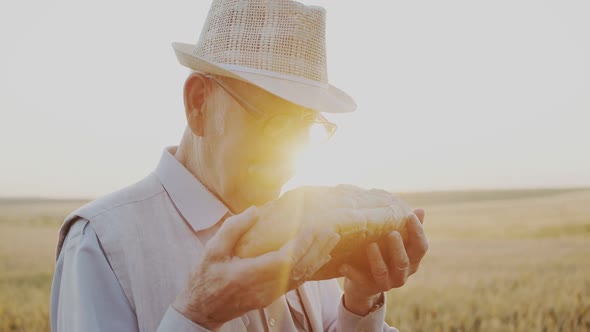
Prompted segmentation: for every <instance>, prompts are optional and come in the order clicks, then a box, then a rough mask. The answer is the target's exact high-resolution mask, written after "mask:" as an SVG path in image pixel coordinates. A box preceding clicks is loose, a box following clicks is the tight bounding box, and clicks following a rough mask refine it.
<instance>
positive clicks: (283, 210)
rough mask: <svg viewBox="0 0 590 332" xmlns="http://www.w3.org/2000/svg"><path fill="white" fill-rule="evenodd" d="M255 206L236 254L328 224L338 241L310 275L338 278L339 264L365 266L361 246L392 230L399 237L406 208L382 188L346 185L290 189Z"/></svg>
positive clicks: (275, 245) (258, 251) (262, 249)
mask: <svg viewBox="0 0 590 332" xmlns="http://www.w3.org/2000/svg"><path fill="white" fill-rule="evenodd" d="M258 210H259V221H258V223H256V225H254V226H253V227H252V229H251V230H249V231H248V232H247V233H246V234H245V235H244V236H243V237H242V238H241V239H240V241H238V244H237V246H236V248H235V252H236V254H237V255H238V256H239V257H242V258H246V257H256V256H259V255H262V254H264V253H267V252H271V251H274V250H278V249H280V248H281V247H282V246H283V245H284V244H285V243H287V242H288V241H289V240H291V239H293V238H295V237H296V235H297V234H298V233H299V232H300V231H302V230H303V229H308V228H312V229H317V228H321V229H324V228H326V227H328V228H331V229H333V230H334V231H335V232H337V233H338V234H340V237H341V239H340V242H339V243H338V244H337V245H336V247H335V248H334V249H333V250H332V252H331V254H330V255H331V257H332V259H331V260H330V261H329V262H328V263H327V264H326V265H324V266H323V267H322V268H321V269H320V270H319V271H318V272H317V273H316V274H315V275H314V276H313V278H312V279H313V280H323V279H331V278H336V277H340V276H341V275H340V273H339V272H338V269H339V268H340V266H341V265H342V264H344V263H347V264H351V265H352V266H355V267H357V268H360V269H363V270H366V269H368V268H369V265H368V262H367V261H366V252H365V248H366V245H367V244H369V243H371V242H378V243H380V242H382V241H383V240H384V237H385V236H386V235H387V234H389V233H391V232H392V231H394V230H397V231H399V232H400V234H401V235H402V238H403V239H404V240H405V238H406V227H405V226H406V220H407V219H408V217H409V216H410V214H411V213H412V211H411V210H410V208H409V206H408V205H407V204H406V203H405V202H404V201H402V200H401V199H399V198H397V197H396V196H394V195H393V194H391V193H389V192H387V191H385V190H380V189H370V190H365V189H362V188H359V187H356V186H352V185H338V186H335V187H327V186H306V187H300V188H296V189H294V190H291V191H289V192H286V193H285V194H284V195H283V196H282V197H280V198H279V199H277V200H275V201H272V202H269V203H267V204H265V205H264V206H261V207H259V209H258ZM386 258H387V257H386Z"/></svg>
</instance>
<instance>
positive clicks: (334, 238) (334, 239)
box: [328, 233, 340, 247]
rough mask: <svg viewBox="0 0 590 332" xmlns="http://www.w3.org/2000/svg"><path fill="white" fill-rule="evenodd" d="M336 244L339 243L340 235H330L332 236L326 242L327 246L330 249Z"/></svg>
mask: <svg viewBox="0 0 590 332" xmlns="http://www.w3.org/2000/svg"><path fill="white" fill-rule="evenodd" d="M338 242H340V234H338V233H332V235H331V236H330V239H329V240H328V245H329V246H330V247H334V246H335V245H337V244H338Z"/></svg>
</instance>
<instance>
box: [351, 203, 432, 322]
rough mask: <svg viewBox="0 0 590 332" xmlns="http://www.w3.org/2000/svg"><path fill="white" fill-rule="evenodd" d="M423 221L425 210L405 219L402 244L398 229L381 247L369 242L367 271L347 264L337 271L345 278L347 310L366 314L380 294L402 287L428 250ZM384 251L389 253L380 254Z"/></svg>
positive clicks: (417, 210)
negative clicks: (405, 225)
mask: <svg viewBox="0 0 590 332" xmlns="http://www.w3.org/2000/svg"><path fill="white" fill-rule="evenodd" d="M423 222H424V210H422V209H416V210H414V214H412V215H410V219H409V220H408V221H407V235H408V236H407V241H406V243H405V244H404V241H403V240H402V237H401V235H400V233H399V232H397V231H394V232H391V233H390V234H388V236H387V239H386V241H385V246H384V248H379V245H377V243H371V244H369V245H368V246H367V259H368V261H369V265H370V267H371V271H370V274H368V273H363V272H361V271H359V270H358V269H355V268H353V267H352V266H350V265H346V264H345V265H343V266H342V267H341V269H340V273H342V275H343V276H344V277H345V279H344V306H345V307H346V308H347V309H348V310H349V311H350V312H352V313H354V314H357V315H359V316H365V315H366V314H367V313H369V311H370V310H371V308H373V307H374V306H375V305H376V304H377V303H378V301H380V298H381V293H383V292H387V291H388V290H390V289H392V288H398V287H401V286H403V285H404V284H405V283H406V280H407V278H408V277H409V276H410V275H412V274H414V273H415V272H416V271H417V270H418V266H419V265H420V261H421V260H422V257H424V255H425V254H426V251H427V250H428V241H427V239H426V234H425V233H424V229H423V228H422V223H423ZM386 250H387V251H388V254H382V252H383V253H385V251H386ZM384 257H389V259H385V258H384Z"/></svg>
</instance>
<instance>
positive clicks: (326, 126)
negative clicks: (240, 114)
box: [207, 75, 338, 144]
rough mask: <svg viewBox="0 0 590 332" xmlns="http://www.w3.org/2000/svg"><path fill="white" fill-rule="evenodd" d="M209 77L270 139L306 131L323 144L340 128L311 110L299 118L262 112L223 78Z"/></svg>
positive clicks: (300, 114) (304, 111) (303, 111)
mask: <svg viewBox="0 0 590 332" xmlns="http://www.w3.org/2000/svg"><path fill="white" fill-rule="evenodd" d="M207 77H209V78H210V79H212V80H214V81H215V82H216V83H217V84H218V85H219V86H220V87H221V88H222V89H223V90H224V91H225V92H227V94H229V95H230V96H231V97H232V98H233V99H234V100H235V101H236V102H237V103H238V104H239V105H240V106H241V107H242V108H243V109H244V110H246V111H247V112H248V113H250V114H252V115H254V116H255V117H256V118H258V119H259V120H260V121H261V124H262V132H263V133H264V135H265V136H267V137H269V138H273V139H274V138H278V137H279V136H280V135H282V134H285V133H292V132H300V131H304V130H305V131H307V132H308V138H309V141H310V143H314V144H321V143H325V142H327V141H328V140H329V139H330V138H331V137H332V136H333V135H334V132H336V129H337V128H338V127H337V126H336V124H334V123H332V122H329V121H328V120H327V119H326V118H324V117H323V116H322V115H321V114H320V113H319V112H315V111H311V110H301V111H300V112H299V116H297V113H295V112H290V113H286V112H283V113H281V112H278V111H277V112H269V111H261V110H260V109H261V108H262V107H255V106H253V105H252V103H250V102H248V101H247V100H246V99H244V98H243V97H242V96H240V95H239V94H238V93H236V92H235V90H234V89H232V88H231V87H230V86H229V84H227V83H226V82H224V81H223V80H222V79H221V78H219V77H216V76H211V75H208V76H207Z"/></svg>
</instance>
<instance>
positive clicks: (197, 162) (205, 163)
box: [51, 0, 427, 331]
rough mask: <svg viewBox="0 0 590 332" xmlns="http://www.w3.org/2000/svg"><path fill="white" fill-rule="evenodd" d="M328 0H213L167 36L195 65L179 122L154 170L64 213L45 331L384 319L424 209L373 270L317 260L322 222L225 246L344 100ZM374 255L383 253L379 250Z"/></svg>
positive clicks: (416, 258) (380, 322) (274, 192)
mask: <svg viewBox="0 0 590 332" xmlns="http://www.w3.org/2000/svg"><path fill="white" fill-rule="evenodd" d="M324 18H325V11H324V10H323V9H322V8H319V7H314V6H304V5H302V4H300V3H297V2H294V1H290V0H271V1H268V0H214V1H213V4H212V7H211V9H210V12H209V16H208V18H207V21H206V23H205V26H204V28H203V30H202V34H201V37H200V39H199V42H198V44H197V45H186V44H178V43H175V44H173V47H174V49H175V52H176V55H177V57H178V59H179V61H180V62H181V64H183V65H185V66H187V67H189V68H191V69H192V72H191V74H190V75H189V77H188V78H187V80H186V82H185V85H184V104H185V113H186V119H187V128H186V131H185V133H184V136H183V137H182V140H181V142H180V144H179V145H178V147H172V148H168V149H166V150H165V151H164V152H163V154H162V158H161V160H160V162H159V164H158V166H157V167H156V169H155V171H154V172H153V173H151V174H150V175H148V176H147V177H146V178H145V179H143V180H141V181H140V182H138V183H136V184H134V185H131V186H129V187H127V188H125V189H123V190H120V191H118V192H116V193H113V194H111V195H108V196H106V197H104V198H101V199H98V200H96V201H94V202H91V203H90V204H88V205H86V206H84V207H82V208H80V209H79V210H77V211H75V212H74V213H72V214H71V215H70V216H69V217H68V218H66V220H65V222H64V224H63V226H62V228H61V230H60V239H59V244H58V250H57V254H58V259H57V265H56V270H55V275H54V280H53V287H52V294H51V326H52V330H53V331H156V330H158V331H207V330H224V331H320V330H330V331H353V330H355V331H357V330H365V331H376V330H379V331H381V330H384V331H391V330H394V329H393V328H391V327H389V326H387V324H385V323H384V318H385V305H384V295H383V294H384V292H385V291H388V290H390V289H392V288H395V287H400V286H402V285H403V284H404V283H405V281H406V278H407V277H408V276H409V275H411V274H412V273H414V272H415V271H416V270H417V268H418V265H419V262H420V260H421V258H422V257H423V256H424V254H425V252H426V249H427V241H426V238H425V235H424V232H423V230H422V227H421V221H422V219H423V217H424V212H423V211H422V210H415V211H414V213H415V214H413V215H412V219H411V220H410V221H409V223H408V226H407V233H408V237H407V240H406V241H405V243H404V241H403V240H402V237H401V236H400V234H399V233H398V232H393V233H391V234H389V235H388V236H387V237H386V242H385V245H381V246H379V245H377V244H376V243H372V244H370V245H368V247H367V248H359V250H366V256H367V260H368V262H369V266H370V271H360V270H358V269H357V268H354V267H352V266H348V265H344V266H342V268H341V269H340V270H339V271H340V273H341V275H342V276H344V277H345V278H344V291H343V292H342V291H341V289H340V287H339V285H338V283H337V281H336V280H335V279H332V280H322V281H309V280H310V278H311V276H312V275H313V274H314V273H315V272H316V271H317V270H318V269H319V268H321V267H322V266H323V265H324V264H325V263H326V262H327V261H329V260H330V252H331V251H332V249H333V248H334V247H335V245H336V244H337V243H338V241H339V235H338V234H336V233H334V232H333V231H328V230H325V229H324V230H318V231H309V232H302V233H300V234H299V235H298V236H297V237H296V238H295V239H293V240H292V241H290V242H288V243H287V244H285V245H284V246H283V247H282V248H281V249H279V250H277V251H273V252H269V253H267V254H263V255H260V256H258V257H254V258H239V257H236V256H235V255H234V254H233V253H234V247H235V245H236V243H237V241H238V240H239V239H240V238H241V237H242V235H243V234H245V233H246V232H247V231H248V230H249V229H250V228H251V227H252V226H253V225H254V224H255V223H256V222H257V221H258V219H259V214H258V210H257V208H256V206H261V205H264V204H265V203H266V202H269V201H271V200H274V199H276V198H277V197H278V196H279V193H280V190H281V187H282V186H283V184H284V183H285V182H286V181H287V180H288V179H289V178H290V177H291V176H292V173H293V168H292V165H293V156H294V155H295V152H296V151H297V150H298V149H300V148H301V147H302V146H303V145H305V144H306V143H308V133H309V130H310V128H312V127H313V126H319V127H320V128H322V129H323V130H325V131H324V133H326V134H327V135H328V136H329V135H330V134H331V133H332V132H333V130H334V126H333V125H332V124H330V123H329V122H328V121H326V119H325V118H324V117H322V116H321V115H320V112H346V111H352V110H354V108H355V104H354V102H353V101H352V99H351V98H350V97H348V96H347V95H346V94H345V93H344V92H342V91H340V90H338V89H337V88H335V87H333V86H331V85H329V84H328V81H327V71H326V54H325V38H324V31H325V26H324ZM384 257H387V259H385V258H384Z"/></svg>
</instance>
